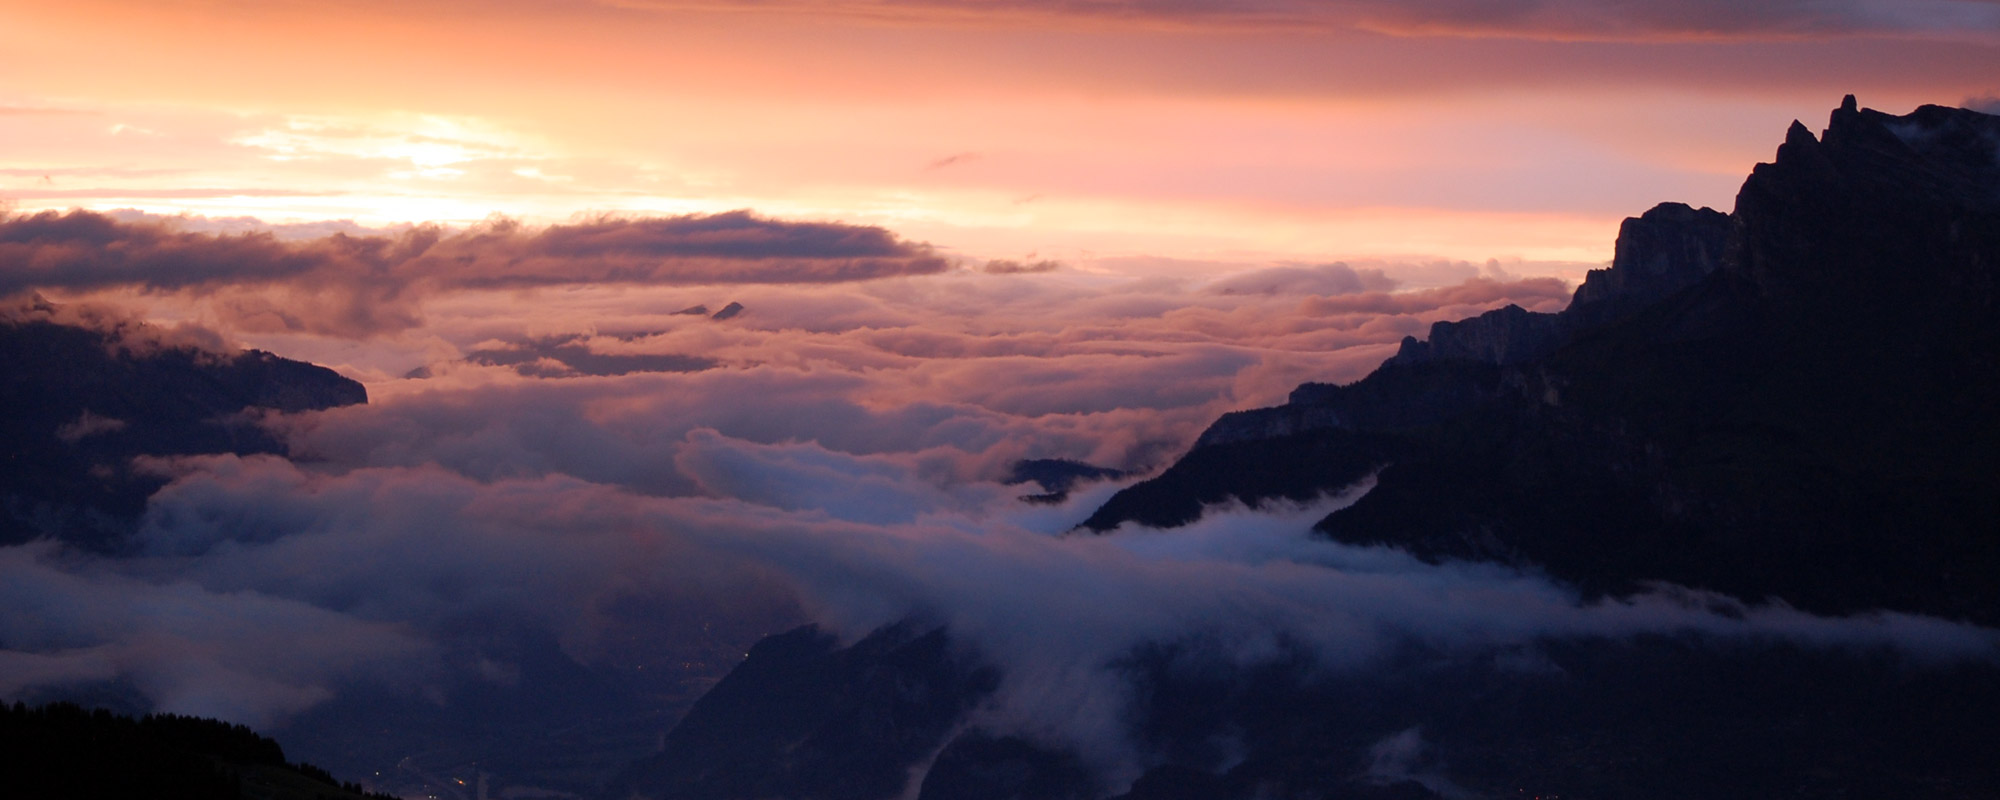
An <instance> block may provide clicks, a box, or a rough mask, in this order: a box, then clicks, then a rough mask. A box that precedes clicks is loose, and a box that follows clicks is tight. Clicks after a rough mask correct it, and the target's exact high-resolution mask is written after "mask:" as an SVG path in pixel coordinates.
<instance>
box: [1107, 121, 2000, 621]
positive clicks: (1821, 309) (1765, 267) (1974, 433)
mask: <svg viewBox="0 0 2000 800" xmlns="http://www.w3.org/2000/svg"><path fill="white" fill-rule="evenodd" d="M1996 143H2000V118H1996V117H1992V116H1987V115H1983V114H1979V113H1976V112H1971V111H1964V110H1960V109H1947V108H1941V107H1936V106H1926V107H1924V108H1921V109H1918V110H1917V111H1915V112H1913V113H1911V114H1909V115H1907V116H1902V117H1897V116H1891V115H1888V114H1883V113H1880V112H1876V111H1873V110H1860V109H1858V108H1856V107H1855V106H1854V104H1853V102H1852V98H1849V102H1848V103H1847V104H1845V105H1843V107H1842V108H1841V109H1839V110H1836V111H1835V112H1834V113H1833V115H1832V120H1831V122H1830V124H1829V127H1828V128H1827V130H1826V132H1825V134H1824V136H1823V137H1821V138H1815V137H1813V136H1812V135H1811V134H1810V133H1809V132H1807V131H1806V130H1805V128H1804V127H1803V126H1800V125H1797V124H1794V126H1793V128H1792V130H1791V132H1790V134H1789V135H1788V137H1787V141H1786V143H1785V144H1784V146H1783V147H1781V148H1780V149H1779V152H1778V157H1777V159H1776V160H1775V161H1774V162H1773V163H1771V164H1763V165H1759V166H1758V167H1757V169H1756V170H1755V171H1754V172H1753V174H1752V175H1751V177H1750V178H1749V179H1748V180H1747V181H1746V182H1745V184H1744V186H1743V189H1742V191H1741V192H1740V193H1739V195H1738V200H1737V208H1736V210H1735V212H1734V213H1733V214H1732V215H1730V217H1728V223H1729V225H1728V231H1727V234H1726V238H1725V239H1723V240H1721V241H1720V245H1719V246H1718V242H1717V235H1716V234H1717V230H1718V229H1717V216H1719V215H1713V212H1705V211H1703V212H1697V211H1693V210H1691V209H1687V207H1685V206H1678V207H1674V206H1662V207H1661V208H1659V209H1655V210H1654V211H1652V212H1648V214H1647V215H1646V216H1645V217H1641V218H1639V219H1635V220H1628V221H1627V224H1626V227H1625V228H1624V230H1623V232H1622V235H1621V239H1620V244H1619V249H1618V253H1619V258H1618V260H1617V261H1616V262H1614V265H1613V267H1612V269H1611V270H1609V271H1608V272H1605V273H1594V274H1593V275H1592V277H1591V280H1589V281H1586V283H1585V284H1584V286H1583V287H1581V288H1579V289H1578V291H1577V297H1576V299H1575V300H1574V301H1573V302H1572V304H1571V306H1570V308H1569V309H1567V310H1565V311H1564V312H1562V313H1560V314H1554V315H1542V314H1532V313H1530V312H1525V311H1521V310H1520V309H1502V310H1500V311H1495V312H1489V313H1488V314H1487V315H1483V316H1482V317H1480V318H1478V319H1475V320H1467V321H1465V322H1460V323H1440V324H1439V325H1438V326H1437V327H1435V328H1434V329H1433V332H1432V336H1431V341H1430V342H1428V343H1417V342H1414V341H1411V342H1406V343H1405V346H1404V348H1403V351H1402V352H1401V353H1399V354H1398V355H1397V357H1396V358H1394V359H1391V361H1390V362H1389V363H1387V364H1385V365H1384V366H1383V367H1382V368H1381V369H1379V370H1377V371H1376V372H1375V373H1374V374H1372V375H1370V376H1368V377H1367V378H1365V379H1363V380H1361V381H1359V382H1357V383H1355V384H1352V385H1349V386H1341V387H1328V386H1318V385H1312V384H1308V385H1307V386H1303V387H1300V389H1299V390H1298V391H1297V392H1295V393H1294V394H1293V397H1292V399H1291V402H1290V403H1288V404H1287V405H1285V406H1281V407H1278V408H1275V409H1264V410H1259V411H1252V412H1240V413H1238V414H1232V415H1229V416H1227V417H1225V418H1224V419H1222V420H1220V421H1218V422H1217V423H1216V425H1215V426H1214V427H1213V428H1211V429H1210V431H1209V432H1208V433H1206V434H1204V436H1203V437H1202V440H1201V441H1200V442H1199V443H1198V444H1197V445H1196V447H1195V448H1194V450H1193V451H1191V452H1190V453H1189V454H1188V455H1187V456H1186V457H1184V458H1183V459H1182V460H1181V461H1180V463H1178V464H1176V465H1174V466H1173V467H1172V468H1170V469H1168V470H1167V471H1166V472H1165V473H1164V474H1162V475H1160V476H1159V477H1157V478H1155V479H1153V480H1151V481H1148V482H1146V483H1142V484H1139V485H1137V486H1134V487H1131V488H1129V489H1127V490H1126V491H1125V492H1124V493H1121V494H1120V495H1119V496H1117V497H1114V498H1113V499H1112V500H1111V501H1110V502H1108V503H1107V504H1106V505H1105V506H1104V507H1103V508H1102V509H1100V510H1099V511H1098V512H1097V513H1096V514H1095V515H1094V516H1092V517H1091V518H1090V520H1088V521H1087V522H1086V523H1085V524H1086V525H1087V526H1089V527H1091V528H1093V529H1097V530H1107V529H1109V528H1111V527H1114V526H1116V525H1117V524H1119V523H1121V522H1124V521H1127V520H1135V521H1141V522H1145V523H1147V524H1152V525H1171V524H1180V523H1185V522H1187V521H1189V520H1191V519H1193V518H1194V517H1195V516H1196V515H1198V514H1199V508H1198V505H1199V504H1198V503H1194V502H1191V500H1190V498H1191V497H1198V498H1199V499H1200V501H1201V502H1215V501H1217V500H1221V499H1225V498H1229V497H1234V498H1239V499H1243V500H1248V501H1253V502H1254V501H1258V500H1263V499H1269V498H1275V497H1291V498H1299V497H1303V496H1309V495H1311V494H1313V493H1315V492H1322V491H1331V490H1335V489H1338V488H1340V487H1342V486H1345V485H1348V484H1350V483H1352V482H1353V481H1354V480H1355V479H1356V478H1357V475H1358V474H1361V473H1364V472H1366V471H1367V470H1373V469H1377V468H1379V470H1380V471H1379V473H1377V476H1376V477H1377V483H1376V486H1375V488H1374V489H1373V490H1372V491H1371V492H1370V493H1369V494H1368V495H1367V496H1365V497H1364V498H1362V499H1361V500H1360V501H1359V502H1357V503H1355V504H1354V505H1352V506H1351V507H1348V508H1345V509H1342V510H1340V511H1338V512H1335V513H1334V514H1332V515H1330V516H1329V517H1328V518H1326V519H1325V520H1322V521H1321V522H1320V523H1319V525H1318V526H1317V527H1318V529H1319V530H1321V531H1323V532H1325V533H1326V534H1328V535H1331V536H1333V537H1335V538H1337V539H1340V540H1342V541H1348V542H1355V543H1370V544H1389V545H1394V546H1397V547H1401V548H1404V549H1407V550H1410V551H1411V552H1413V553H1416V554H1418V555H1419V556H1421V557H1423V558H1426V559H1428V560H1443V559H1482V560H1499V561H1505V562H1510V563H1515V564H1521V565H1532V566H1537V567H1541V568H1544V569H1547V570H1548V571H1549V572H1550V573H1552V574H1554V575H1555V576H1556V577H1559V578H1562V579H1564V580H1567V581H1569V582H1571V583H1574V584H1576V585H1578V586H1581V587H1583V588H1585V589H1586V590H1589V591H1591V592H1608V593H1620V592H1625V591H1629V590H1631V589H1634V588H1636V587H1637V586H1639V585H1640V584H1642V583H1643V582H1646V581H1654V580H1664V581H1669V582H1674V583H1680V584H1684V585H1688V586H1694V587H1702V588H1709V589H1715V590H1718V591H1723V592H1726V593H1729V594H1733V595H1737V596H1739V597H1743V598H1746V599H1752V600H1757V599H1763V598H1765V597H1780V598H1783V599H1785V600H1787V601H1789V602H1792V603H1794V604H1796V605H1799V606H1801V607H1803V608H1807V609H1810V610H1815V611H1822V612H1834V613H1844V612H1854V611H1860V610H1866V609H1871V608H1888V609H1896V610H1903V611H1912V612H1919V613H1927V614H1936V615H1941V616H1945V617H1951V618H1963V619H1969V620H1973V621H1977V622H1981V623H1984V624H1994V623H1996V622H2000V582H1997V581H1994V580H1992V579H1991V576H1992V575H1995V574H2000V526H1995V525H1994V524H1993V521H1994V520H1995V519H2000V414H1996V413H1995V412H1994V410H1993V409H1995V408H1996V407H2000V363H1996V360H1997V359H2000V315H1996V310H2000V309H1996V307H1995V292H1994V286H1995V281H1996V274H2000V164H1996V161H1997V160H2000V144H1996ZM1711 257H1712V260H1711ZM1649 268H1650V269H1649ZM1662 275H1665V276H1670V277H1668V278H1666V279H1662V278H1661V277H1660V276H1662ZM1274 473H1275V475H1274Z"/></svg>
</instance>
